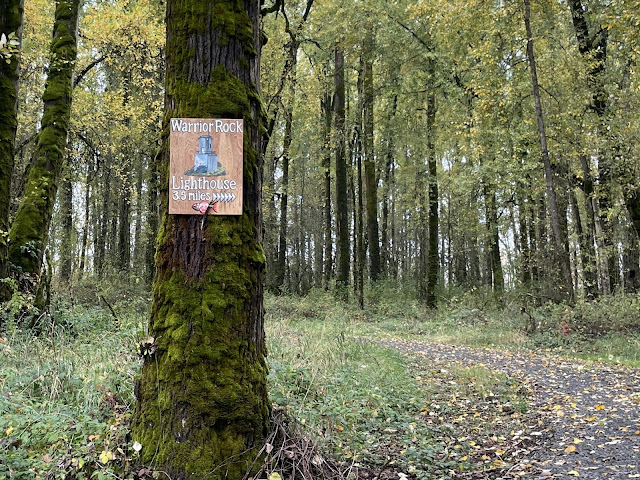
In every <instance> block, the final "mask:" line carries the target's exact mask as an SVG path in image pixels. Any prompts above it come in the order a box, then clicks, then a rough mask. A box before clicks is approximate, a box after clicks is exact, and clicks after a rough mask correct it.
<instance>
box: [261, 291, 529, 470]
mask: <svg viewBox="0 0 640 480" xmlns="http://www.w3.org/2000/svg"><path fill="white" fill-rule="evenodd" d="M266 307H267V308H266V311H267V318H266V321H265V325H266V329H267V339H268V345H269V355H270V356H269V363H270V366H271V373H270V378H269V381H270V382H269V383H270V388H271V400H272V401H273V402H274V404H277V405H279V406H282V407H284V408H286V409H287V410H288V411H289V412H290V414H292V415H293V416H294V417H295V418H297V419H298V421H299V422H300V423H301V424H303V425H304V426H305V428H306V429H307V431H308V433H309V434H310V435H312V436H313V437H314V439H315V440H316V441H317V442H319V443H320V444H321V446H322V447H323V448H324V449H325V450H326V451H329V452H332V453H333V455H334V456H336V457H337V458H339V459H341V460H342V461H345V462H350V461H353V462H358V463H361V464H363V465H365V466H368V467H370V468H372V469H373V470H374V471H378V470H379V469H380V468H382V467H383V466H387V467H390V468H394V469H396V470H397V471H399V472H404V473H412V474H414V475H416V477H417V478H425V479H427V478H439V477H442V476H445V477H446V476H448V475H449V472H450V471H451V470H453V471H463V470H467V469H471V468H473V469H484V468H491V467H495V466H496V464H495V462H496V461H497V460H499V459H497V458H496V457H495V455H494V456H491V457H488V456H486V455H484V453H483V452H485V450H484V449H482V448H480V447H479V446H486V448H492V449H493V450H496V449H497V448H498V447H497V446H496V445H498V443H499V442H501V441H506V439H507V438H508V436H509V434H510V433H512V432H513V431H517V430H521V429H523V428H525V427H524V426H523V425H522V423H521V421H522V418H524V417H523V414H524V413H525V412H526V411H527V402H526V398H525V396H524V395H523V392H522V391H521V390H519V389H518V387H519V385H518V384H517V382H514V380H513V379H510V378H508V377H506V376H505V375H501V374H497V373H495V372H492V371H490V370H488V369H486V368H483V367H480V366H474V367H454V366H447V368H446V369H444V368H442V366H441V365H434V364H431V363H430V362H428V361H426V360H425V359H420V358H413V359H410V358H408V357H405V356H403V355H401V354H400V353H399V352H398V351H396V350H395V349H390V348H382V347H379V346H377V345H375V344H374V343H371V342H366V341H364V340H363V338H362V336H364V335H377V336H380V335H384V334H385V333H387V334H388V333H389V331H388V328H387V327H388V325H390V324H391V323H390V322H389V323H387V322H382V325H380V322H376V321H371V320H369V319H368V318H367V317H366V316H363V315H362V312H357V311H355V312H354V311H351V310H350V309H349V306H344V305H342V304H339V303H336V302H334V301H332V299H331V298H330V297H328V296H325V294H323V293H318V292H315V293H314V294H313V295H311V296H310V297H307V298H292V297H286V298H269V299H268V301H267V306H266ZM378 315H380V313H379V312H378ZM411 323H413V325H408V328H412V327H415V326H416V325H417V324H416V323H414V322H411ZM507 408H508V409H509V411H513V412H514V413H513V415H511V416H507V417H505V413H504V410H505V409H507ZM477 452H480V453H478V455H476V457H474V455H475V453H477ZM483 456H484V457H486V458H483Z"/></svg>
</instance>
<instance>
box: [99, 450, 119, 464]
mask: <svg viewBox="0 0 640 480" xmlns="http://www.w3.org/2000/svg"><path fill="white" fill-rule="evenodd" d="M115 458H116V456H115V455H114V454H113V452H111V451H109V450H103V451H102V453H101V454H100V461H101V462H102V463H109V462H110V461H111V460H113V459H115Z"/></svg>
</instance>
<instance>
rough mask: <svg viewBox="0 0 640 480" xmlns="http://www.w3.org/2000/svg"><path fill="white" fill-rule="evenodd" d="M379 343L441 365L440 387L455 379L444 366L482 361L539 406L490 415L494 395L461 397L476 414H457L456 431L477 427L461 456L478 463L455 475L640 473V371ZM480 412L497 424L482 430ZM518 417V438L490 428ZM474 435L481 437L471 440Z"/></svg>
mask: <svg viewBox="0 0 640 480" xmlns="http://www.w3.org/2000/svg"><path fill="white" fill-rule="evenodd" d="M377 342H378V343H379V344H381V345H385V346H387V347H392V348H396V349H399V350H400V351H402V352H404V353H406V354H410V355H412V356H413V358H418V359H423V360H427V361H428V362H430V363H431V365H432V369H436V370H439V371H436V372H435V374H434V375H432V376H431V378H430V379H428V380H429V381H431V382H436V385H437V383H438V382H446V381H448V380H447V378H446V375H443V370H444V371H445V372H446V369H447V368H451V366H452V365H463V366H482V367H486V368H488V369H490V370H491V371H493V372H500V373H502V374H505V375H507V376H508V377H509V378H511V379H513V385H514V388H515V389H516V390H519V391H521V392H522V391H525V390H526V392H527V397H528V399H529V402H530V407H531V411H528V412H526V413H524V414H520V413H519V412H518V411H517V410H515V409H514V406H513V405H506V408H505V405H504V404H502V405H495V408H497V409H501V410H502V411H503V412H504V413H505V414H506V415H508V417H509V421H501V420H500V419H499V418H498V419H497V420H496V418H495V416H494V415H491V414H490V411H491V410H490V407H489V406H488V405H487V404H486V400H487V398H488V400H490V402H489V403H491V402H492V401H495V400H496V399H495V398H493V397H494V396H493V395H487V396H485V398H484V402H485V404H484V405H482V404H479V403H474V404H471V403H470V401H471V400H470V399H469V398H466V399H462V400H459V401H462V402H465V401H466V402H467V403H468V406H469V411H468V412H467V413H466V414H462V417H461V418H458V419H457V423H458V424H457V425H455V427H456V428H455V430H456V431H458V432H459V431H461V429H462V431H464V429H465V428H466V429H467V430H469V429H470V432H469V439H466V438H464V439H460V438H459V439H458V440H459V441H460V440H465V441H466V444H467V446H468V445H471V447H472V449H471V450H469V449H467V450H466V451H468V452H470V453H467V454H466V455H462V456H461V457H460V458H461V459H462V458H464V459H465V460H471V459H473V458H475V459H476V462H475V465H473V468H472V469H470V471H468V472H464V470H463V469H460V470H457V471H455V472H451V477H452V478H465V479H511V478H526V477H529V478H545V479H546V478H549V479H550V478H571V477H576V478H577V477H579V478H583V479H593V480H596V479H627V478H640V369H637V368H632V367H625V366H612V365H609V364H598V363H588V362H584V361H579V360H570V359H565V358H560V357H555V356H546V355H541V354H535V353H521V352H509V351H504V350H492V349H483V348H474V347H467V346H454V345H447V344H438V343H432V342H421V341H410V340H397V339H387V340H379V341H377ZM449 381H451V380H449ZM434 408H440V409H441V408H442V406H441V405H435V406H434ZM483 409H484V411H483ZM427 413H428V412H427ZM435 416H436V417H438V418H442V416H438V415H435ZM478 417H479V418H480V419H483V420H487V421H490V422H492V423H491V424H490V425H485V426H484V427H485V428H484V432H485V433H484V434H482V435H478V434H479V433H480V432H481V431H482V429H478V428H477V427H476V426H475V423H474V421H475V420H477V419H478ZM455 420H456V419H454V421H455ZM426 421H427V422H428V421H429V420H428V417H427V420H426ZM518 422H521V424H522V429H521V430H519V431H518V432H515V433H513V432H511V433H512V434H511V435H510V436H509V435H507V434H506V432H503V433H502V434H497V435H492V436H488V434H487V433H486V432H487V431H489V432H490V431H491V430H495V431H497V432H499V431H500V427H501V425H500V424H501V423H502V424H506V425H508V428H513V427H514V426H515V425H517V423H518ZM465 425H466V427H465ZM474 434H475V435H476V437H478V438H476V439H474V440H470V439H471V438H474V436H473V435H474ZM492 441H493V444H492V443H491V442H492ZM458 443H463V442H458ZM454 448H455V446H454ZM460 450H463V449H462V447H460ZM465 453H466V452H465ZM478 457H479V458H480V459H481V460H483V461H484V462H485V468H482V466H481V465H479V463H478V462H477V459H478Z"/></svg>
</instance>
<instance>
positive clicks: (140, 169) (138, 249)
mask: <svg viewBox="0 0 640 480" xmlns="http://www.w3.org/2000/svg"><path fill="white" fill-rule="evenodd" d="M143 177H144V162H143V161H142V160H141V161H139V162H137V164H136V212H135V215H136V227H135V230H134V240H133V269H134V273H135V275H136V277H140V276H142V270H143V269H144V264H143V262H142V259H143V252H144V247H143V241H142V205H143V202H142V181H143Z"/></svg>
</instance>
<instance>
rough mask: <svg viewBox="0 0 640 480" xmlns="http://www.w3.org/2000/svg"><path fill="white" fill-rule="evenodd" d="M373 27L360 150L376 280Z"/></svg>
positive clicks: (367, 47) (366, 51) (367, 45)
mask: <svg viewBox="0 0 640 480" xmlns="http://www.w3.org/2000/svg"><path fill="white" fill-rule="evenodd" d="M374 48H375V46H374V38H373V31H372V30H370V31H369V32H368V33H367V35H365V38H364V42H363V48H362V50H363V52H362V57H363V62H362V68H363V84H362V90H363V92H362V93H363V98H362V107H363V109H362V111H363V123H364V128H363V142H362V143H363V153H364V183H365V193H366V205H367V241H368V244H369V245H368V246H369V278H371V281H372V282H376V281H377V280H378V278H379V277H380V273H381V270H380V243H379V242H380V238H379V235H378V181H377V176H376V167H375V162H374V149H373V107H374V95H375V94H374V89H373V54H374Z"/></svg>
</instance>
